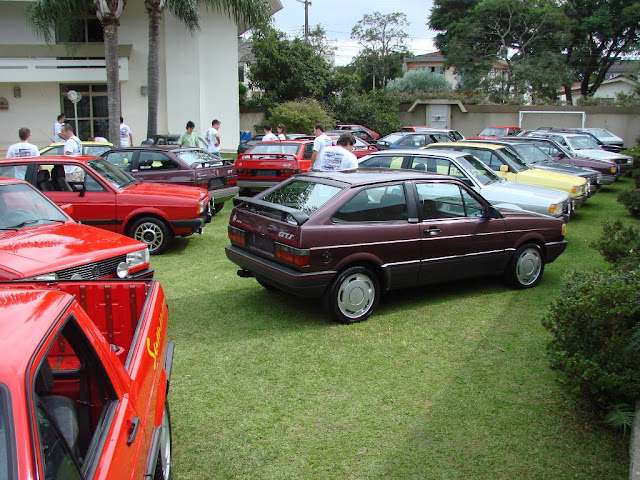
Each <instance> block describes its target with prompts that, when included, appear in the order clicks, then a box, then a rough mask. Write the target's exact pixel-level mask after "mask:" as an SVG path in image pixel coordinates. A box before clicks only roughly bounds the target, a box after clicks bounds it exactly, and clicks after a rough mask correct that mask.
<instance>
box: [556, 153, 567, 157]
mask: <svg viewBox="0 0 640 480" xmlns="http://www.w3.org/2000/svg"><path fill="white" fill-rule="evenodd" d="M558 158H567V156H566V155H565V154H564V152H560V153H559V154H558Z"/></svg>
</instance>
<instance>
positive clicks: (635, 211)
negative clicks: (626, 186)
mask: <svg viewBox="0 0 640 480" xmlns="http://www.w3.org/2000/svg"><path fill="white" fill-rule="evenodd" d="M635 178H636V182H637V181H638V177H637V176H636V177H635ZM618 201H619V202H620V203H622V204H623V205H624V206H625V208H626V209H627V210H629V214H630V215H631V216H632V217H636V218H640V189H638V188H632V189H630V190H626V191H624V192H620V194H619V195H618Z"/></svg>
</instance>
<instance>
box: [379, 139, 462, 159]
mask: <svg viewBox="0 0 640 480" xmlns="http://www.w3.org/2000/svg"><path fill="white" fill-rule="evenodd" d="M449 143H450V144H454V145H457V144H458V143H461V142H455V143H454V142H447V144H449ZM438 145H439V144H438ZM369 155H370V156H372V157H380V156H387V155H391V156H393V157H406V156H408V155H412V156H423V157H434V156H441V157H448V158H458V157H464V156H466V155H469V154H468V153H466V152H460V151H456V150H438V149H437V148H430V149H428V150H425V149H423V148H394V149H392V150H378V151H375V152H371V153H370V154H369Z"/></svg>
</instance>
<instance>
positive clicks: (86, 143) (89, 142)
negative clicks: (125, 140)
mask: <svg viewBox="0 0 640 480" xmlns="http://www.w3.org/2000/svg"><path fill="white" fill-rule="evenodd" d="M81 143H82V146H94V145H104V146H109V147H110V146H111V145H113V143H111V142H94V141H93V140H81ZM63 145H64V142H54V143H50V144H49V145H45V146H44V147H42V148H47V147H61V146H63Z"/></svg>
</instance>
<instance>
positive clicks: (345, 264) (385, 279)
mask: <svg viewBox="0 0 640 480" xmlns="http://www.w3.org/2000/svg"><path fill="white" fill-rule="evenodd" d="M351 267H363V268H366V269H368V270H370V271H371V272H372V273H373V274H374V275H375V276H376V278H377V279H378V282H379V283H380V290H381V291H383V292H385V291H387V289H388V285H389V274H388V272H387V271H385V269H383V268H382V263H381V262H380V260H379V259H378V258H377V257H376V256H374V255H368V254H362V255H357V256H355V257H348V258H345V259H344V260H342V261H341V262H340V263H339V264H338V265H337V266H336V274H335V276H334V278H335V277H337V276H338V275H340V274H341V273H342V272H343V271H345V270H346V269H347V268H351ZM330 285H331V284H329V285H328V286H327V289H328V288H330Z"/></svg>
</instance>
